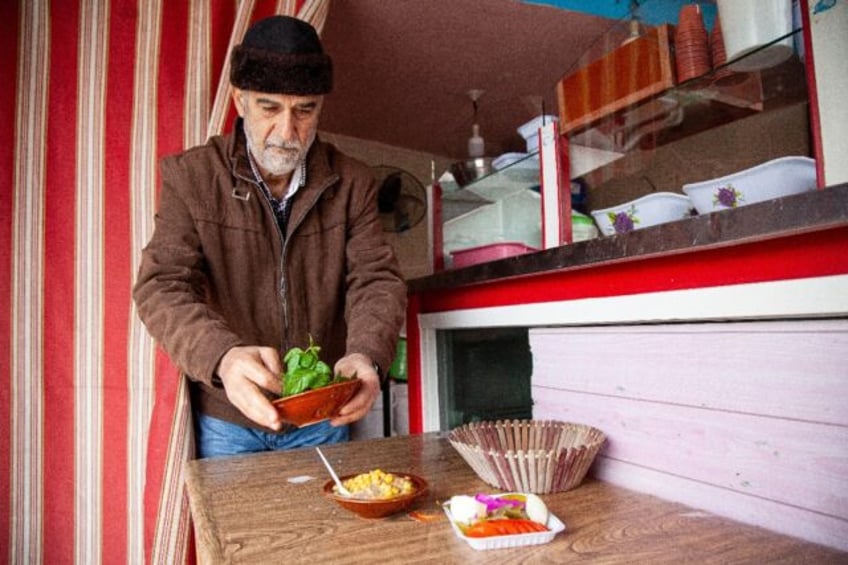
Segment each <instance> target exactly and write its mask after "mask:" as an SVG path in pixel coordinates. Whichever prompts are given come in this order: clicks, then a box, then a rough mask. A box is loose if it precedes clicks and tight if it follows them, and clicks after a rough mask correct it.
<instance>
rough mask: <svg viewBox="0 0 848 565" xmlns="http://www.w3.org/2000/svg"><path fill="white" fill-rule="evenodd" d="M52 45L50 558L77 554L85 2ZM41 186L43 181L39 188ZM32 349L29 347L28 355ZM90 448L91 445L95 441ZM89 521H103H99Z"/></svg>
mask: <svg viewBox="0 0 848 565" xmlns="http://www.w3.org/2000/svg"><path fill="white" fill-rule="evenodd" d="M50 6H51V7H50V38H49V41H50V45H49V56H50V60H49V69H48V76H49V77H50V80H49V85H48V96H49V98H48V101H47V110H46V111H47V116H50V117H51V118H52V119H48V120H47V132H46V134H45V136H46V137H45V139H44V140H41V141H43V142H44V147H45V148H46V157H45V158H46V166H45V187H44V194H43V195H42V199H43V201H44V223H43V226H39V229H43V230H44V232H43V237H44V257H43V268H44V280H45V281H46V288H45V289H42V292H43V298H44V316H43V320H42V324H43V333H42V339H43V340H44V341H43V343H42V346H43V352H44V360H43V363H44V373H43V374H42V375H31V377H32V378H33V379H37V378H41V379H42V380H43V387H44V406H45V416H44V421H43V422H38V423H36V425H40V426H43V429H44V442H43V446H44V453H43V454H42V457H43V466H42V470H43V476H42V480H43V489H44V521H43V524H42V526H43V528H44V530H43V531H44V534H45V538H44V540H43V541H44V543H43V544H42V549H43V551H44V556H43V562H44V563H62V562H65V561H67V560H68V558H69V556H73V555H74V530H75V528H84V527H85V525H84V524H75V523H74V493H75V492H76V488H75V483H74V479H75V471H76V469H75V467H74V463H75V455H76V451H75V447H76V444H75V439H74V429H75V418H74V415H75V413H76V410H77V408H76V406H75V403H74V400H75V399H74V397H75V392H76V390H77V388H76V382H75V376H74V359H75V347H74V343H75V340H76V339H77V337H76V334H75V331H74V317H75V311H74V306H75V303H76V287H75V282H76V281H75V276H74V264H75V261H74V243H75V241H76V230H75V228H76V226H75V217H76V204H77V196H76V182H77V178H76V149H77V143H78V141H77V113H76V112H77V104H78V103H79V101H78V99H77V93H78V90H77V75H78V73H79V67H78V64H77V57H78V54H79V48H80V45H79V29H80V28H79V25H80V9H79V3H78V2H53V3H51V5H50ZM32 188H33V189H36V188H40V187H32ZM28 353H29V352H25V354H28ZM89 447H90V446H89ZM89 527H92V528H93V527H96V526H95V525H94V524H91V525H90V526H89Z"/></svg>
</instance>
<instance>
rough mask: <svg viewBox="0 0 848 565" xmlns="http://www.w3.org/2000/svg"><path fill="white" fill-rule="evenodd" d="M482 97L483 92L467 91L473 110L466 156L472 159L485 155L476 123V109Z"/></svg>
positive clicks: (483, 144) (484, 145)
mask: <svg viewBox="0 0 848 565" xmlns="http://www.w3.org/2000/svg"><path fill="white" fill-rule="evenodd" d="M482 95H483V91H482V90H479V89H472V90H469V91H468V97H469V98H471V105H472V107H473V109H474V119H473V120H472V122H471V137H469V138H468V156H469V157H470V158H472V159H477V158H478V157H482V156H483V155H484V154H485V153H486V144H485V141H484V140H483V137H482V136H481V135H480V124H479V123H478V121H477V109H478V107H479V100H480V97H481V96H482Z"/></svg>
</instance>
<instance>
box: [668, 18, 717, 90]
mask: <svg viewBox="0 0 848 565" xmlns="http://www.w3.org/2000/svg"><path fill="white" fill-rule="evenodd" d="M722 45H723V44H722ZM674 51H675V66H676V67H677V81H678V82H686V81H687V80H691V79H693V78H696V77H699V76H702V75H705V74H707V73H708V72H710V70H712V63H711V62H710V47H709V40H708V37H707V28H706V27H705V26H704V18H703V15H702V14H701V6H700V5H699V4H685V5H683V6H682V7H681V8H680V14H679V15H678V19H677V29H676V31H675V34H674Z"/></svg>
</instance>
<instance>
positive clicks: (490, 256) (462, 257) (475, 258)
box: [451, 241, 538, 269]
mask: <svg viewBox="0 0 848 565" xmlns="http://www.w3.org/2000/svg"><path fill="white" fill-rule="evenodd" d="M531 251H538V249H536V248H535V247H530V246H529V245H525V244H523V243H520V242H515V241H511V242H503V243H490V244H489V245H480V246H478V247H471V248H469V249H458V250H456V251H451V255H452V256H453V267H454V268H455V269H460V268H462V267H468V266H469V265H476V264H478V263H488V262H489V261H495V260H497V259H504V258H506V257H513V256H515V255H522V254H524V253H530V252H531Z"/></svg>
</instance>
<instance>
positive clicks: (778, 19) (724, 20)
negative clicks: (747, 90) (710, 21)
mask: <svg viewBox="0 0 848 565" xmlns="http://www.w3.org/2000/svg"><path fill="white" fill-rule="evenodd" d="M718 15H719V18H720V19H721V33H722V36H723V37H724V48H725V51H726V52H727V60H728V61H731V64H730V68H731V69H733V70H735V71H741V72H749V71H756V70H759V69H766V68H768V67H773V66H774V65H777V64H779V63H782V62H783V61H785V60H786V59H788V58H789V57H790V56H791V55H792V52H793V43H792V37H787V38H786V39H784V40H782V41H780V42H778V43H775V44H773V45H769V46H768V47H766V48H764V49H762V50H761V51H758V52H757V53H754V54H752V55H749V56H747V57H745V58H744V59H742V60H740V61H737V62H735V63H734V62H733V60H734V59H736V58H738V57H742V56H743V55H745V54H747V53H750V52H751V51H754V50H756V49H759V48H760V47H762V46H764V45H766V44H768V43H771V42H772V41H774V40H775V39H777V38H778V37H782V36H784V35H787V34H789V33H790V32H791V31H792V2H791V0H718Z"/></svg>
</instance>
